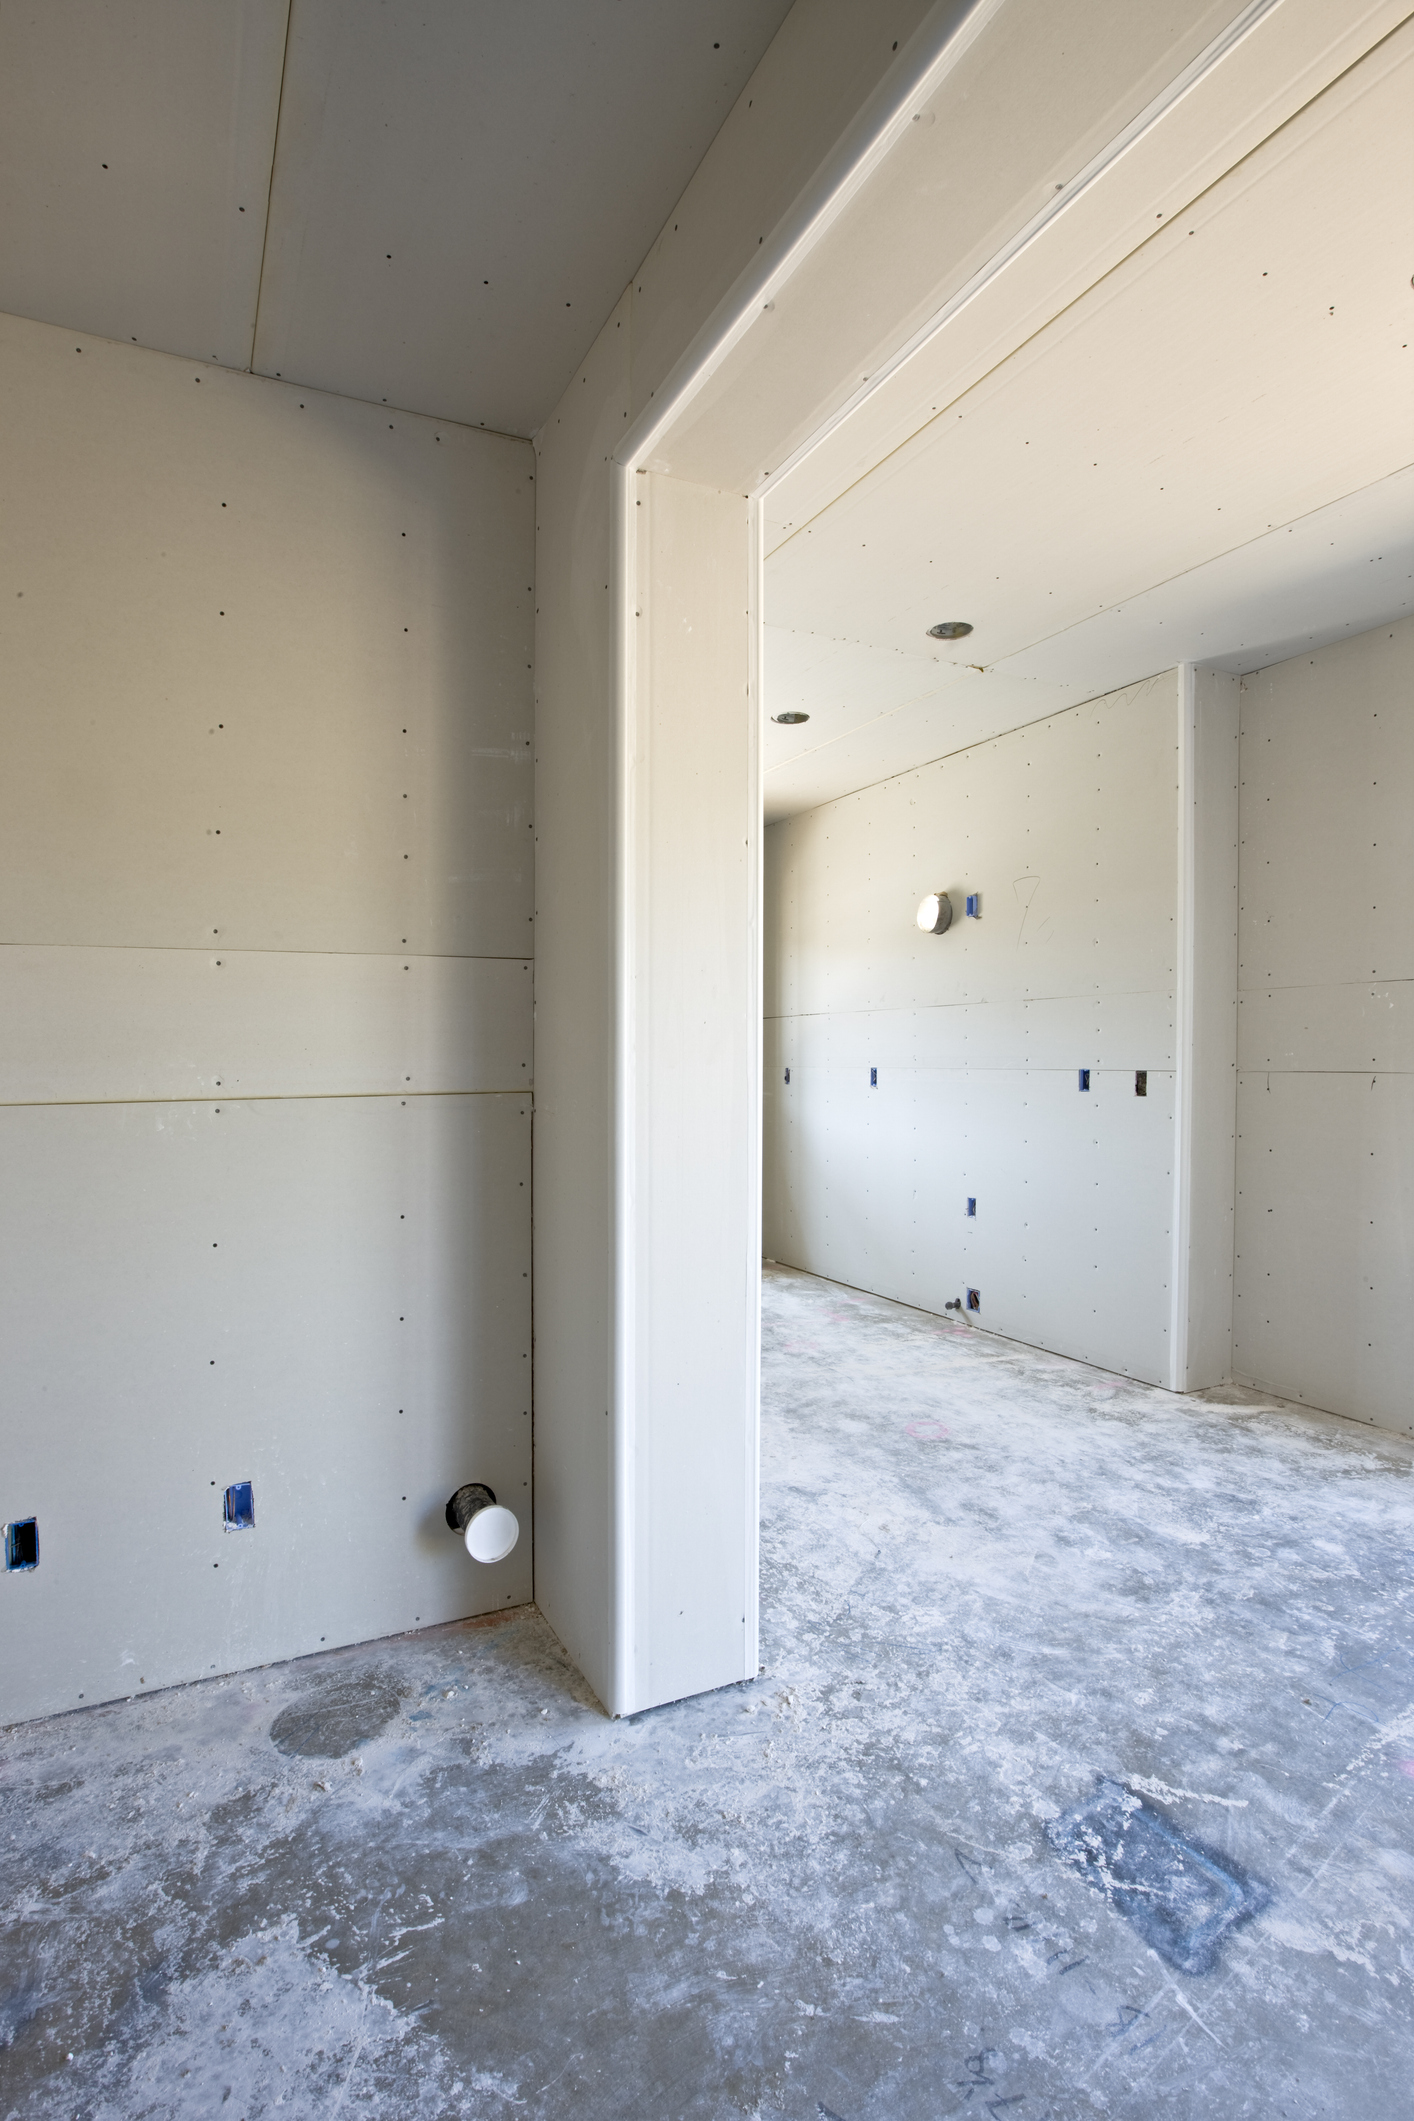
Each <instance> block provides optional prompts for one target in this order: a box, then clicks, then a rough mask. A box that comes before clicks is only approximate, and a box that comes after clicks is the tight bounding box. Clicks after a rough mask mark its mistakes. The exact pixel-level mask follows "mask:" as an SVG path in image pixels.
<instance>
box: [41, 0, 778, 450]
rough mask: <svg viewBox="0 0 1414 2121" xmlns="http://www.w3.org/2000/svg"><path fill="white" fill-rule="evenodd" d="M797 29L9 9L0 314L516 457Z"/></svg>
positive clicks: (132, 2)
mask: <svg viewBox="0 0 1414 2121" xmlns="http://www.w3.org/2000/svg"><path fill="white" fill-rule="evenodd" d="M788 6H789V0H712V4H711V5H710V6H701V5H697V4H680V5H674V6H669V5H665V4H664V0H515V4H514V5H508V4H506V0H293V6H292V7H290V6H288V5H287V0H123V4H122V5H121V6H115V5H113V4H112V0H31V4H29V5H14V4H7V5H6V6H5V7H4V8H3V9H0V217H3V225H4V229H5V241H4V245H3V250H0V309H4V310H8V311H10V312H12V313H13V314H15V315H19V316H26V317H35V318H38V319H40V320H41V321H43V322H45V323H50V324H62V325H65V326H69V327H71V328H73V329H74V330H76V331H83V332H90V333H94V334H97V335H100V336H102V337H105V338H111V339H121V340H124V341H126V342H131V343H136V344H138V345H142V346H152V347H156V348H158V349H159V350H161V351H163V352H166V353H177V354H186V355H190V356H193V357H195V358H197V359H201V360H214V361H218V362H220V363H222V364H223V365H225V366H228V367H236V368H248V367H254V368H255V369H257V370H258V371H260V372H262V373H266V374H271V375H275V374H280V375H283V376H284V377H285V379H286V380H293V381H298V382H301V383H305V384H308V385H310V386H312V387H314V388H316V389H321V390H334V391H341V392H344V393H345V394H347V395H349V396H353V397H360V398H366V399H371V400H372V401H374V402H380V401H386V402H387V403H389V404H391V405H398V406H401V407H404V408H406V409H407V410H410V411H414V412H424V413H431V414H434V415H435V416H437V417H439V418H442V419H451V420H459V421H463V422H465V423H467V424H468V425H473V426H475V425H482V426H486V427H496V428H500V429H502V430H503V431H505V432H508V433H513V434H530V433H533V432H534V430H535V429H536V428H537V427H538V426H539V424H540V422H541V421H542V420H543V419H544V418H545V416H546V414H547V413H548V412H549V410H550V408H551V407H552V406H553V405H554V403H555V402H556V400H557V399H558V397H559V396H560V394H561V392H562V391H563V389H564V387H565V385H566V383H567V382H568V381H569V379H570V376H571V375H572V373H573V370H574V366H575V363H576V361H577V360H578V359H579V358H580V356H581V355H582V354H583V352H584V350H585V348H586V347H587V346H588V345H589V344H590V343H591V342H592V341H593V339H594V337H595V335H596V333H597V332H598V330H599V328H600V326H601V325H602V323H603V321H604V319H605V317H606V316H607V315H608V313H609V311H610V310H611V309H612V308H613V305H614V303H615V301H616V300H617V299H618V297H619V295H620V294H621V292H622V291H623V288H624V287H625V285H626V284H627V282H628V280H629V278H630V277H631V275H632V273H633V272H634V270H635V268H636V267H637V266H638V264H639V263H640V261H641V260H642V258H643V256H644V254H645V253H646V252H647V250H648V249H649V246H650V245H651V243H652V242H653V239H654V238H655V237H656V235H657V234H658V232H659V229H660V228H661V227H662V225H663V222H664V221H665V219H666V217H667V215H668V214H669V213H670V212H671V210H672V207H673V205H674V203H675V202H676V200H677V199H678V198H679V196H680V195H681V193H682V191H683V190H684V188H685V186H686V184H687V182H688V179H689V178H690V177H691V175H692V173H693V171H694V169H695V168H696V166H697V164H698V162H699V161H700V160H701V158H702V156H703V154H704V153H705V151H706V149H707V147H708V145H709V143H710V141H711V140H712V138H713V135H714V134H715V133H716V131H717V130H718V128H719V126H720V125H721V123H722V121H723V119H724V118H725V117H726V115H727V112H728V111H729V110H730V108H731V106H732V104H733V103H734V102H735V100H736V98H737V96H738V95H739V93H740V91H741V89H742V87H743V85H744V84H745V82H746V80H747V79H748V77H749V75H750V74H751V73H752V71H753V69H754V68H755V66H756V64H757V61H758V60H759V59H760V57H761V54H762V53H763V51H764V50H765V48H766V46H767V45H768V44H769V43H770V41H771V38H772V37H773V36H774V34H775V32H776V29H777V28H778V27H779V25H780V22H781V20H782V19H783V17H784V16H785V14H786V12H787V10H788Z"/></svg>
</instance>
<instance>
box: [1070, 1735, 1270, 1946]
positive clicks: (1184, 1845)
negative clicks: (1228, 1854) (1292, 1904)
mask: <svg viewBox="0 0 1414 2121" xmlns="http://www.w3.org/2000/svg"><path fill="white" fill-rule="evenodd" d="M1046 1839H1047V1840H1048V1841H1049V1842H1050V1844H1051V1846H1052V1848H1053V1849H1055V1850H1056V1851H1057V1853H1058V1854H1059V1855H1062V1856H1065V1857H1067V1858H1068V1859H1069V1860H1070V1861H1071V1862H1072V1863H1074V1864H1075V1865H1077V1867H1078V1868H1079V1869H1080V1870H1081V1871H1082V1872H1083V1874H1084V1876H1085V1877H1086V1878H1087V1879H1088V1880H1089V1882H1090V1884H1091V1885H1093V1886H1095V1887H1097V1888H1098V1890H1099V1891H1101V1892H1103V1894H1104V1896H1105V1898H1106V1900H1107V1901H1108V1902H1109V1904H1110V1905H1111V1906H1112V1907H1113V1908H1115V1909H1116V1910H1117V1911H1118V1913H1120V1914H1121V1915H1123V1916H1124V1917H1125V1919H1126V1921H1128V1922H1129V1923H1130V1925H1131V1926H1132V1927H1133V1928H1134V1929H1136V1930H1137V1931H1138V1933H1139V1935H1140V1936H1141V1937H1142V1938H1143V1939H1144V1942H1145V1943H1146V1944H1148V1945H1152V1946H1153V1948H1154V1950H1155V1951H1156V1952H1157V1953H1158V1954H1159V1956H1160V1958H1162V1959H1167V1961H1168V1962H1169V1965H1170V1966H1176V1967H1177V1968H1178V1969H1179V1971H1180V1973H1184V1974H1207V1973H1211V1972H1212V1970H1213V1968H1214V1967H1215V1966H1216V1965H1217V1962H1218V1953H1219V1950H1220V1948H1221V1946H1222V1942H1223V1939H1224V1937H1226V1935H1227V1933H1228V1931H1229V1930H1231V1929H1232V1928H1234V1927H1235V1925H1236V1924H1237V1923H1239V1922H1243V1921H1246V1919H1247V1918H1248V1917H1249V1916H1251V1915H1255V1914H1257V1913H1258V1912H1259V1911H1260V1910H1261V1909H1262V1908H1264V1907H1265V1906H1266V1905H1267V1903H1268V1901H1269V1900H1270V1898H1271V1895H1270V1893H1269V1892H1268V1891H1267V1889H1266V1887H1265V1886H1264V1885H1259V1884H1257V1883H1255V1882H1254V1881H1253V1880H1251V1879H1248V1878H1245V1877H1243V1876H1241V1875H1240V1874H1239V1873H1238V1872H1237V1870H1236V1868H1235V1867H1234V1866H1233V1865H1232V1863H1231V1861H1230V1859H1224V1860H1221V1861H1220V1860H1219V1858H1218V1857H1217V1856H1215V1855H1214V1854H1213V1853H1212V1852H1211V1851H1210V1850H1208V1849H1205V1848H1201V1847H1200V1846H1199V1845H1198V1843H1197V1842H1194V1841H1189V1840H1187V1839H1185V1837H1184V1836H1183V1835H1182V1834H1180V1833H1179V1832H1178V1831H1177V1829H1176V1828H1175V1827H1173V1826H1171V1825H1170V1824H1169V1821H1168V1820H1167V1819H1165V1818H1164V1817H1163V1816H1162V1814H1160V1813H1159V1812H1156V1811H1154V1810H1153V1809H1152V1807H1151V1806H1149V1805H1147V1804H1145V1803H1144V1801H1143V1800H1142V1798H1139V1797H1136V1796H1134V1795H1133V1793H1132V1792H1131V1791H1129V1790H1126V1789H1123V1788H1121V1786H1120V1785H1119V1783H1117V1782H1112V1781H1111V1780H1110V1779H1109V1777H1108V1776H1104V1775H1102V1776H1101V1777H1100V1781H1099V1785H1098V1787H1097V1789H1096V1791H1095V1795H1094V1796H1093V1797H1092V1798H1091V1799H1090V1800H1089V1802H1088V1803H1087V1804H1082V1805H1078V1806H1077V1807H1076V1809H1075V1810H1074V1811H1072V1812H1067V1813H1066V1814H1065V1815H1064V1817H1062V1818H1060V1819H1053V1820H1052V1821H1051V1822H1050V1824H1049V1826H1048V1827H1047V1828H1046Z"/></svg>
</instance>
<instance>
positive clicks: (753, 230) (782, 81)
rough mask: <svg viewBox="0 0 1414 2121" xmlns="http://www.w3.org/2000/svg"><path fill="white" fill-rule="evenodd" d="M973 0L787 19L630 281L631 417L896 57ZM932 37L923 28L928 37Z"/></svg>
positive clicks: (814, 9)
mask: <svg viewBox="0 0 1414 2121" xmlns="http://www.w3.org/2000/svg"><path fill="white" fill-rule="evenodd" d="M967 4H968V0H950V5H949V0H944V4H943V5H933V4H930V0H897V4H891V5H890V6H889V7H888V8H887V9H881V8H863V7H860V6H859V5H858V0H810V4H809V5H808V6H806V7H793V8H791V9H790V10H789V12H787V14H786V15H785V18H784V20H783V22H782V24H781V28H780V31H779V33H778V34H777V36H776V37H774V38H773V39H772V41H771V43H770V44H769V45H768V46H767V48H766V51H765V52H764V54H763V56H762V59H761V63H760V65H759V66H758V67H757V68H756V70H755V72H754V73H753V75H752V77H751V79H750V81H749V82H748V83H747V84H746V87H745V89H744V90H743V92H742V94H741V95H740V96H739V97H738V99H737V101H736V103H735V104H734V106H733V108H732V110H731V112H730V114H729V115H728V116H727V118H726V119H725V120H724V122H723V124H722V127H721V130H720V132H719V133H718V134H717V136H716V138H715V139H714V140H713V142H712V146H711V149H710V150H709V152H708V153H707V155H706V156H705V157H704V159H703V161H702V162H701V164H700V165H699V166H698V168H697V169H696V170H695V171H694V172H693V176H692V180H691V182H690V183H689V184H688V186H687V188H686V190H685V191H684V192H683V195H682V197H681V198H680V199H679V200H677V201H676V203H675V204H674V206H673V210H672V212H671V214H670V215H669V216H668V218H667V219H666V221H665V222H664V224H663V227H662V230H661V232H660V233H659V234H658V236H657V239H656V241H655V242H654V244H653V247H652V249H651V250H650V251H649V252H648V253H647V255H646V256H645V257H644V259H643V262H642V264H641V265H639V266H638V268H637V270H636V271H635V272H634V274H633V281H632V287H631V290H630V292H631V294H632V315H633V341H634V355H633V390H632V399H631V403H632V409H633V411H634V413H639V412H641V411H642V410H643V408H644V407H645V406H646V405H648V404H649V403H650V402H651V400H652V398H653V397H654V396H655V395H656V393H657V391H658V390H659V389H660V387H661V386H662V384H663V383H664V381H665V379H666V378H667V377H668V376H669V375H671V374H672V372H673V370H674V368H675V367H676V365H677V363H678V362H679V361H680V359H681V358H682V356H683V354H684V353H685V351H686V350H687V348H688V347H689V346H690V345H691V344H692V342H693V340H694V338H695V337H696V335H697V333H698V332H699V331H701V330H702V329H703V327H704V326H705V325H707V323H708V320H709V319H710V318H711V317H712V315H713V313H714V311H716V309H717V307H718V305H719V304H721V303H723V302H724V301H727V300H729V299H730V296H731V292H732V290H733V288H734V287H735V286H736V285H737V284H738V283H739V280H740V278H742V277H744V275H745V274H746V273H748V272H750V271H751V270H752V269H753V268H754V267H755V266H756V265H757V264H758V262H759V258H760V253H761V250H762V247H763V245H764V244H765V243H766V242H767V241H768V240H769V239H770V237H771V235H772V232H773V231H774V230H775V229H776V228H777V227H778V225H779V224H781V223H782V222H783V221H784V220H786V219H787V218H789V217H790V215H791V213H792V209H793V208H795V206H796V204H797V201H798V199H799V197H800V195H801V193H802V192H803V191H804V190H805V188H806V187H807V186H808V185H809V184H810V182H811V180H812V179H813V178H814V176H815V174H816V172H817V170H818V169H819V168H820V166H821V164H822V163H823V162H825V160H826V159H827V158H828V157H829V156H830V155H831V154H832V152H833V151H834V150H835V148H836V146H837V143H838V141H839V139H840V137H841V135H842V133H843V132H844V131H845V129H846V127H847V126H849V124H850V123H851V121H853V120H854V119H855V118H856V116H857V114H858V112H859V110H860V108H861V106H862V105H863V104H864V103H865V101H866V99H867V97H868V96H869V94H870V91H871V90H873V89H874V88H875V87H876V84H878V83H879V82H880V81H882V80H884V79H886V78H887V77H888V75H889V74H890V73H891V72H892V71H893V70H894V69H895V66H896V64H906V63H907V58H906V49H905V56H904V58H903V59H902V60H901V61H897V62H896V61H895V57H894V54H895V52H897V51H898V50H899V47H900V46H903V47H905V48H906V46H907V43H908V40H909V38H910V37H911V36H912V35H913V34H914V32H915V31H916V30H917V29H918V28H919V25H920V23H926V21H927V18H929V17H933V18H934V19H936V18H937V17H939V16H941V15H943V14H945V13H948V12H952V13H953V14H957V13H960V12H962V11H964V10H965V8H966V6H967ZM924 33H925V34H926V33H927V32H926V29H925V32H924Z"/></svg>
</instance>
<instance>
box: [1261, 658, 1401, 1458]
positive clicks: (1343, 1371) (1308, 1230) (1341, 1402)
mask: <svg viewBox="0 0 1414 2121" xmlns="http://www.w3.org/2000/svg"><path fill="white" fill-rule="evenodd" d="M1241 731H1242V733H1241V805H1240V818H1241V834H1242V852H1241V872H1240V874H1241V927H1240V935H1241V958H1240V990H1239V997H1238V1002H1239V1007H1238V1014H1239V1026H1240V1028H1239V1061H1240V1073H1239V1090H1238V1142H1237V1247H1236V1251H1237V1265H1236V1298H1235V1314H1236V1324H1235V1328H1234V1357H1233V1360H1234V1369H1235V1372H1236V1375H1237V1376H1238V1377H1239V1378H1241V1379H1242V1380H1243V1381H1245V1382H1248V1383H1252V1384H1257V1385H1259V1386H1261V1387H1262V1388H1263V1389H1264V1390H1268V1391H1275V1392H1279V1393H1282V1394H1284V1395H1285V1396H1286V1397H1287V1398H1290V1399H1296V1400H1304V1401H1306V1402H1308V1403H1309V1404H1311V1405H1314V1406H1319V1407H1324V1408H1328V1409H1330V1410H1331V1411H1332V1412H1334V1413H1337V1414H1345V1415H1350V1416H1352V1417H1354V1418H1355V1419H1357V1420H1360V1421H1368V1422H1374V1423H1377V1424H1378V1425H1379V1426H1381V1427H1383V1428H1390V1429H1397V1430H1400V1431H1402V1432H1403V1433H1405V1434H1410V1433H1414V1394H1411V1387H1410V1378H1411V1376H1414V1313H1411V1309H1410V1303H1409V1287H1410V1279H1411V1274H1412V1273H1414V1032H1411V1022H1412V1021H1414V1017H1411V1000H1410V997H1411V994H1414V985H1412V984H1411V982H1414V943H1411V931H1410V919H1409V909H1410V906H1411V904H1414V620H1411V619H1405V620H1402V621H1401V622H1400V623H1399V624H1398V625H1396V626H1384V627H1376V628H1375V629H1374V630H1373V631H1371V632H1369V633H1364V634H1360V635H1357V636H1356V638H1355V639H1353V640H1349V641H1342V642H1339V643H1337V644H1335V645H1334V646H1332V647H1329V648H1323V649H1321V650H1319V651H1317V652H1316V653H1315V654H1312V655H1303V656H1296V657H1294V658H1293V659H1292V660H1291V661H1290V662H1286V663H1279V664H1277V665H1275V666H1274V667H1272V668H1271V669H1268V670H1262V671H1259V672H1257V673H1256V674H1255V675H1254V676H1251V677H1246V678H1244V679H1243V680H1242V709H1241Z"/></svg>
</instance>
